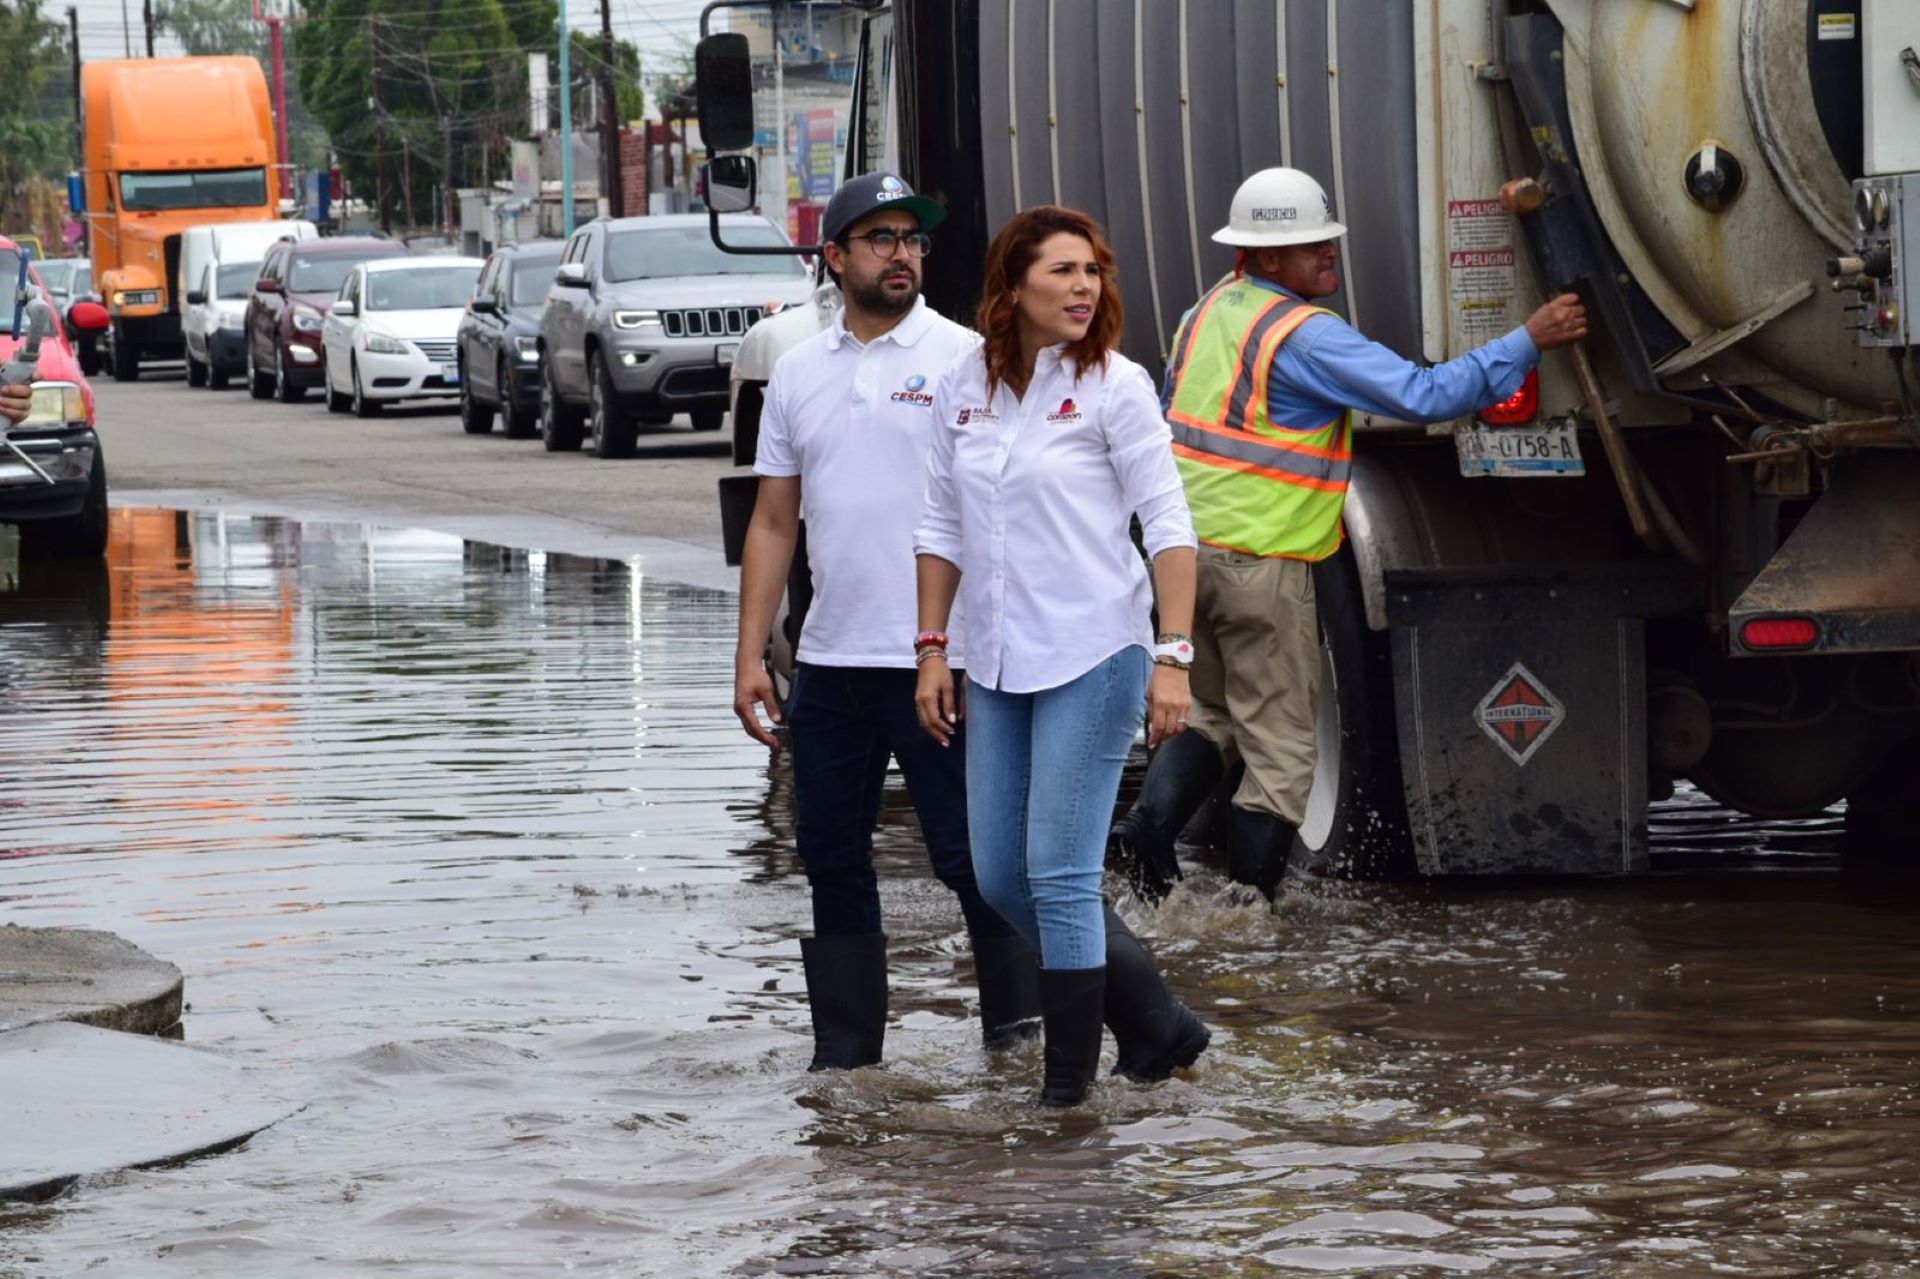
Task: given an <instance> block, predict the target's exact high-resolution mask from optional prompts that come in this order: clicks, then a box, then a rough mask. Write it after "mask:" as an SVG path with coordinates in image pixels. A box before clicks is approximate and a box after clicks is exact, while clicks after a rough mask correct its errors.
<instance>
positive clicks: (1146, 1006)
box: [1106, 906, 1213, 1084]
mask: <svg viewBox="0 0 1920 1279" xmlns="http://www.w3.org/2000/svg"><path fill="white" fill-rule="evenodd" d="M1106 1018H1107V1026H1108V1027H1109V1028H1110V1029H1111V1030H1112V1031H1113V1038H1114V1042H1115V1043H1117V1044H1118V1045H1119V1048H1120V1056H1119V1059H1118V1060H1117V1061H1115V1062H1114V1064H1113V1073H1114V1074H1116V1075H1125V1076H1126V1077H1127V1078H1128V1079H1131V1080H1133V1081H1134V1082H1135V1083H1139V1084H1153V1083H1158V1082H1160V1081H1161V1080H1162V1079H1165V1078H1166V1077H1167V1076H1169V1075H1171V1074H1172V1073H1173V1072H1174V1071H1176V1070H1179V1069H1180V1068H1182V1067H1184V1066H1191V1065H1192V1064H1193V1063H1194V1062H1195V1061H1196V1060H1198V1058H1199V1056H1200V1054H1201V1053H1203V1052H1205V1051H1206V1048H1207V1043H1208V1041H1210V1040H1211V1039H1212V1038H1213V1032H1211V1031H1209V1030H1208V1029H1207V1028H1206V1025H1205V1024H1204V1023H1203V1022H1201V1020H1200V1019H1199V1018H1198V1017H1196V1016H1194V1015H1193V1011H1192V1010H1191V1009H1189V1008H1188V1007H1187V1006H1186V1005H1185V1004H1183V1003H1181V1002H1180V1001H1179V1000H1178V999H1176V998H1175V997H1174V994H1173V992H1172V991H1170V990H1168V989H1167V983H1166V982H1165V981H1163V980H1161V977H1160V970H1159V968H1158V967H1156V966H1155V964H1154V962H1153V956H1152V955H1149V954H1148V953H1147V948H1146V947H1145V946H1143V945H1141V944H1140V939H1139V938H1138V937H1135V936H1134V935H1133V932H1132V930H1131V929H1129V928H1128V927H1127V921H1126V920H1124V919H1122V918H1120V916H1119V914H1118V912H1116V911H1115V910H1114V909H1113V907H1111V906H1108V907H1107V998H1106Z"/></svg>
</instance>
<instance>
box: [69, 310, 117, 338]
mask: <svg viewBox="0 0 1920 1279" xmlns="http://www.w3.org/2000/svg"><path fill="white" fill-rule="evenodd" d="M111 322H112V317H110V316H109V315H108V314H107V308H106V307H104V306H101V305H100V304H99V303H98V302H75V303H74V304H73V310H71V311H69V312H68V313H67V323H69V324H71V325H72V326H73V327H74V328H76V329H79V330H80V331H81V332H82V333H105V332H106V331H107V326H108V324H110V323H111Z"/></svg>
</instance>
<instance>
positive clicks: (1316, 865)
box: [1292, 545, 1416, 879]
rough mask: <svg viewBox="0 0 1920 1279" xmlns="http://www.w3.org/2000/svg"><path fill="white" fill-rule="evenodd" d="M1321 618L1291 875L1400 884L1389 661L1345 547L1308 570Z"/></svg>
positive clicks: (1409, 856) (1405, 865)
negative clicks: (1306, 781) (1314, 721)
mask: <svg viewBox="0 0 1920 1279" xmlns="http://www.w3.org/2000/svg"><path fill="white" fill-rule="evenodd" d="M1313 590H1314V597H1315V600H1316V601H1317V603H1318V606H1319V612H1320V712H1319V732H1318V734H1317V739H1318V740H1317V755H1316V760H1317V763H1316V767H1315V770H1314V779H1313V792H1312V794H1311V795H1310V796H1309V797H1308V800H1307V815H1306V820H1305V821H1303V822H1302V823H1301V824H1300V833H1299V835H1298V836H1297V837H1296V838H1295V839H1294V846H1293V856H1292V870H1293V871H1294V872H1295V873H1296V874H1302V875H1308V876H1313V877H1322V878H1325V877H1332V878H1339V879H1400V878H1405V877H1408V876H1410V875H1412V874H1414V873H1415V871H1416V867H1415V863H1414V855H1413V839H1412V836H1411V835H1410V834H1409V832H1408V828H1407V798H1406V790H1405V788H1404V787H1403V785H1402V784H1401V779H1400V737H1399V725H1398V722H1397V721H1396V719H1395V716H1394V699H1393V653H1392V649H1391V646H1390V645H1389V642H1388V639H1387V636H1386V635H1385V634H1384V633H1379V632H1375V631H1371V630H1368V629H1367V610H1366V600H1365V598H1364V596H1363V595H1362V594H1361V590H1360V573H1359V567H1358V565H1357V564H1356V562H1355V560H1354V555H1353V548H1352V546H1351V545H1349V546H1343V547H1342V548H1341V549H1340V551H1339V553H1338V554H1336V555H1334V556H1332V557H1330V558H1328V559H1325V560H1322V561H1321V562H1320V563H1318V564H1315V565H1314V566H1313Z"/></svg>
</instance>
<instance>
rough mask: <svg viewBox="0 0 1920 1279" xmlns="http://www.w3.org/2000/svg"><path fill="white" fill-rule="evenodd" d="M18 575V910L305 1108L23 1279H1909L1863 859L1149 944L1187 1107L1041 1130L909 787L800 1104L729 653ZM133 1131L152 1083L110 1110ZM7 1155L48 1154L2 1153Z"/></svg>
mask: <svg viewBox="0 0 1920 1279" xmlns="http://www.w3.org/2000/svg"><path fill="white" fill-rule="evenodd" d="M110 566H111V567H110V571H108V572H106V573H100V572H92V573H89V572H86V571H83V570H80V569H76V568H72V567H71V566H69V567H68V568H67V569H66V570H63V571H61V572H58V573H46V572H42V571H41V570H40V569H39V568H37V567H35V566H30V565H29V566H22V565H19V564H17V563H16V562H14V561H12V560H11V559H10V558H9V557H8V556H7V555H6V554H5V552H4V549H3V548H0V576H4V578H5V582H4V589H0V767H4V769H5V770H6V781H5V785H4V786H3V787H0V901H3V902H4V903H5V917H6V918H7V919H10V920H15V921H18V922H23V923H50V922H60V923H74V924H87V925H91V926H98V927H107V928H111V929H114V930H116V931H119V932H121V933H123V934H126V935H128V936H129V937H131V938H132V939H133V940H135V941H137V942H139V943H140V944H141V945H143V946H146V947H147V948H148V949H150V950H152V951H154V952H155V953H157V954H160V955H163V956H165V957H167V958H169V959H172V960H174V961H175V962H177V963H179V964H181V966H182V967H183V968H185V969H186V970H187V973H188V997H189V999H190V1001H191V1008H190V1012H189V1014H188V1019H189V1022H190V1026H189V1031H190V1034H191V1036H192V1038H193V1039H194V1040H195V1041H196V1042H197V1043H200V1044H202V1045H212V1046H214V1047H216V1048H219V1049H222V1050H224V1051H227V1052H229V1053H231V1054H233V1055H234V1056H236V1057H238V1058H241V1059H244V1060H249V1061H252V1062H254V1063H257V1064H259V1065H260V1066H262V1067H263V1068H266V1069H270V1070H273V1071H275V1072H278V1073H279V1074H281V1075H283V1076H284V1077H285V1078H286V1080H287V1081H288V1085H289V1088H290V1090H292V1091H296V1092H298V1093H300V1094H301V1095H303V1096H305V1097H306V1098H307V1099H308V1100H309V1102H310V1104H309V1107H308V1109H307V1110H306V1111H305V1112H303V1113H302V1114H301V1115H300V1116H298V1117H296V1118H295V1119H293V1120H291V1121H289V1122H287V1123H286V1124H283V1125H282V1126H280V1127H279V1128H276V1129H274V1130H272V1131H270V1132H269V1133H266V1134H263V1135H262V1136H261V1137H260V1138H258V1139H256V1140H255V1141H254V1142H253V1143H251V1144H250V1145H249V1146H248V1147H246V1148H245V1149H242V1150H240V1151H236V1152H234V1153H232V1154H229V1155H226V1156H223V1157H220V1158H218V1159H213V1160H207V1161H203V1162H200V1163H196V1164H193V1165H190V1166H188V1167H184V1168H176V1169H168V1170H156V1171H150V1172H141V1173H132V1174H126V1175H124V1176H122V1177H118V1178H114V1179H110V1180H109V1181H108V1182H106V1183H104V1184H96V1185H92V1186H89V1187H86V1188H85V1189H84V1190H83V1191H82V1192H81V1193H80V1194H78V1195H76V1196H73V1197H71V1198H69V1199H67V1200H65V1201H62V1202H59V1203H56V1204H52V1205H44V1206H40V1207H36V1208H33V1209H31V1210H24V1209H20V1210H12V1211H0V1273H9V1272H18V1273H25V1274H39V1273H57V1274H64V1273H75V1272H79V1271H82V1270H89V1269H93V1270H98V1271H99V1272H100V1273H102V1274H108V1275H114V1274H128V1275H149V1274H169V1273H180V1274H199V1273H206V1272H208V1271H211V1270H220V1271H223V1272H231V1273H254V1272H264V1271H266V1270H269V1269H270V1270H271V1271H272V1272H273V1273H275V1274H289V1275H304V1274H312V1275H329V1276H331V1275H338V1274H359V1273H370V1272H376V1271H392V1272H396V1273H423V1274H425V1273H448V1274H487V1275H515V1274H527V1275H542V1276H545V1275H549V1274H551V1273H553V1272H555V1271H556V1270H560V1269H574V1270H579V1271H586V1272H595V1273H608V1274H619V1275H626V1274H635V1273H645V1274H663V1275H665V1274H673V1275H679V1274H687V1275H709V1274H716V1275H717V1274H845V1275H885V1274H915V1275H920V1274H995V1273H1004V1274H1018V1275H1035V1274H1060V1275H1113V1276H1135V1275H1139V1276H1146V1275H1171V1274H1180V1275H1216V1274H1223V1273H1238V1274H1298V1273H1315V1272H1319V1273H1337V1274H1371V1273H1380V1274H1419V1275H1430V1274H1467V1273H1486V1274H1500V1275H1532V1274H1542V1275H1554V1274H1568V1275H1572V1274H1607V1275H1630V1276H1631V1275H1652V1274H1682V1275H1685V1274H1698V1273H1704V1272H1707V1271H1710V1270H1714V1269H1716V1268H1717V1269H1719V1270H1722V1271H1726V1272H1737V1273H1743V1274H1802V1273H1809V1272H1815V1271H1821V1270H1825V1271H1829V1272H1835V1273H1842V1272H1843V1273H1848V1274H1854V1275H1895V1274H1907V1273H1912V1272H1913V1271H1914V1270H1915V1269H1916V1267H1920V1257H1916V1253H1920V1244H1917V1243H1916V1238H1920V1235H1917V1233H1916V1231H1915V1229H1914V1218H1915V1213H1916V1211H1920V1203H1917V1202H1916V1197H1917V1195H1920V1176H1917V1175H1916V1173H1915V1172H1914V1170H1913V1167H1912V1165H1911V1159H1910V1156H1909V1153H1908V1152H1909V1151H1910V1150H1911V1148H1912V1145H1913V1141H1914V1138H1915V1135H1916V1128H1917V1127H1920V1105H1916V1097H1915V1078H1916V1077H1915V1072H1914V1066H1913V1063H1914V1058H1915V1055H1916V1052H1920V1020H1917V1019H1916V1016H1915V1012H1916V1008H1920V977H1916V976H1915V975H1914V971H1913V965H1912V963H1911V947H1910V942H1909V938H1910V935H1911V914H1912V912H1911V910H1910V908H1909V905H1908V898H1907V896H1906V893H1905V891H1904V890H1903V889H1902V888H1900V887H1899V886H1897V885H1889V884H1887V883H1884V882H1861V881H1857V880H1855V879H1852V878H1850V877H1846V876H1843V875H1841V874H1840V873H1838V870H1837V862H1836V860H1835V857H1834V853H1833V850H1834V847H1835V844H1836V842H1837V841H1836V834H1837V826H1836V823H1834V822H1833V821H1831V820H1829V821H1825V822H1816V823H1811V824H1807V825H1804V826H1801V827H1796V828H1791V829H1778V830H1775V829H1767V828H1761V827H1756V826H1755V825H1754V824H1753V823H1750V822H1744V821H1741V820H1738V819H1735V818H1732V817H1730V816H1729V815H1728V814H1726V813H1724V812H1723V811H1721V810H1718V809H1716V808H1714V807H1713V806H1711V805H1709V804H1707V803H1705V802H1704V801H1703V800H1701V799H1700V798H1699V797H1697V796H1693V795H1690V794H1687V793H1683V794H1682V795H1681V796H1680V797H1678V798H1677V799H1676V800H1675V801H1674V803H1672V804H1671V805H1668V806H1666V807H1665V808H1663V809H1662V810H1661V812H1660V813H1659V814H1658V815H1657V817H1656V821H1655V823H1654V839H1655V843H1656V846H1657V850H1658V851H1657V855H1656V867H1657V873H1656V874H1655V875H1653V876H1651V877H1649V878H1648V879H1645V880H1641V881H1637V882H1632V883H1615V884H1588V885H1580V886H1571V885H1564V884H1563V885H1550V886H1544V887H1543V886H1515V885H1486V884H1482V885H1468V886H1447V887H1432V886H1427V887H1405V888H1396V889H1366V890H1361V889H1351V888H1343V887H1341V886H1338V885H1316V886H1313V887H1310V888H1300V889H1295V890H1293V891H1290V892H1289V894H1288V895H1287V896H1286V897H1285V898H1284V899H1283V901H1282V902H1281V904H1280V906H1279V907H1278V908H1277V909H1275V910H1272V911H1269V910H1267V909H1265V908H1264V907H1260V908H1255V907H1251V906H1247V905H1243V904H1240V903H1238V902H1237V901H1236V899H1235V898H1234V897H1233V896H1232V895H1231V894H1230V893H1228V892H1227V891H1225V886H1224V885H1222V884H1221V883H1220V881H1219V880H1218V879H1217V878H1216V877H1215V876H1214V875H1212V874H1211V873H1209V872H1208V871H1207V870H1206V869H1204V868H1202V869H1201V870H1200V871H1199V872H1198V873H1196V874H1195V875H1193V876H1192V877H1190V878H1189V880H1187V881H1186V882H1185V883H1184V884H1183V885H1182V886H1181V888H1180V889H1179V891H1177V892H1176V893H1175V894H1174V896H1173V897H1172V898H1171V899H1170V900H1169V901H1168V902H1167V903H1166V904H1165V905H1164V906H1163V907H1161V908H1160V909H1158V910H1155V911H1151V912H1136V923H1137V924H1138V926H1139V927H1140V929H1141V930H1142V931H1143V932H1145V933H1147V934H1149V935H1151V936H1153V937H1154V939H1155V940H1154V948H1155V950H1156V953H1157V954H1159V955H1160V956H1161V957H1162V958H1163V960H1164V962H1165V963H1166V966H1167V968H1168V973H1169V977H1170V979H1171V980H1172V981H1173V982H1174V983H1175V984H1176V985H1177V986H1178V987H1179V988H1180V989H1181V990H1182V992H1183V993H1185V994H1186V995H1187V997H1188V998H1189V999H1190V1000H1191V1001H1192V1002H1194V1003H1195V1005H1196V1007H1199V1008H1200V1009H1202V1010H1203V1011H1204V1012H1205V1013H1206V1015H1207V1016H1208V1017H1209V1019H1210V1020H1212V1021H1213V1022H1214V1024H1215V1025H1216V1026H1218V1027H1219V1028H1220V1030H1221V1033H1220V1034H1219V1035H1218V1036H1217V1038H1216V1040H1215V1047H1214V1049H1213V1050H1212V1051H1210V1052H1209V1053H1208V1055H1207V1057H1206V1059H1205V1068H1204V1069H1203V1070H1201V1071H1199V1072H1197V1073H1196V1074H1194V1075H1193V1076H1192V1077H1190V1078H1183V1079H1179V1080H1175V1081H1172V1082H1170V1083H1168V1084H1166V1085H1163V1086H1161V1087H1158V1088H1154V1089H1139V1088H1136V1087H1133V1086H1131V1085H1128V1084H1125V1083H1102V1084H1101V1085H1100V1086H1099V1087H1098V1088H1097V1089H1096V1090H1095V1094H1094V1103H1093V1105H1092V1106H1090V1107H1088V1108H1087V1109H1085V1110H1082V1111H1077V1112H1072V1113H1069V1114H1067V1115H1065V1116H1060V1115H1053V1114H1042V1113H1039V1112H1037V1111H1034V1110H1032V1109H1031V1108H1029V1107H1028V1106H1027V1105H1026V1104H1025V1096H1026V1090H1027V1089H1028V1088H1029V1087H1030V1086H1031V1083H1032V1081H1033V1079H1034V1078H1035V1077H1036V1076H1037V1073H1038V1063H1037V1061H1036V1060H1035V1058H1034V1056H1033V1054H1031V1053H1029V1054H1027V1055H1026V1056H1023V1057H1018V1058H1016V1059H1014V1060H1011V1061H1005V1062H996V1061H991V1060H989V1059H987V1058H986V1057H985V1056H984V1055H983V1054H981V1053H980V1051H979V1049H978V1047H977V1044H978V1040H977V1032H976V1030H975V1028H974V1026H973V1025H972V1023H971V1022H970V1020H969V1013H970V1010H971V1002H970V1001H971V994H970V983H969V981H968V980H967V977H968V973H967V969H966V964H965V961H964V960H963V959H962V958H961V956H962V955H963V954H964V951H965V946H964V934H963V933H962V931H961V928H960V922H959V920H958V918H957V917H956V915H955V913H954V911H953V908H952V906H951V899H950V896H949V895H948V894H947V893H946V892H945V891H944V890H943V889H941V888H940V887H939V886H938V885H937V884H935V883H934V882H933V881H932V879H931V878H930V876H928V874H927V873H926V871H925V866H924V856H923V854H922V853H921V852H920V850H919V848H918V845H917V840H916V839H915V837H914V833H913V828H912V819H911V811H910V808H909V806H908V805H907V803H906V800H905V796H904V794H903V793H901V792H900V791H899V790H898V789H897V788H894V789H892V790H890V791H889V794H888V797H887V803H886V807H885V811H884V814H883V830H882V832H881V838H880V841H879V850H878V856H879V858H880V860H881V863H882V868H883V869H882V874H883V890H884V892H885V895H886V915H887V919H888V923H889V931H890V933H891V935H892V950H893V953H894V956H895V960H896V965H895V972H894V978H893V992H894V993H893V1011H894V1013H895V1015H896V1023H895V1024H894V1025H893V1026H892V1027H891V1028H890V1030H889V1033H888V1039H887V1045H888V1059H889V1064H888V1066H887V1067H886V1068H885V1069H882V1070H872V1071H863V1072H856V1073H855V1074H852V1075H841V1076H808V1075H806V1074H804V1073H803V1071H804V1065H805V1062H806V1055H807V1039H806V1014H805V1008H804V1005H803V1003H802V1001H801V998H800V981H799V975H798V953H797V948H796V946H795V944H794V938H795V937H796V936H797V935H798V934H799V933H800V932H801V931H802V929H803V928H804V926H805V920H806V918H807V911H806V898H805V888H804V884H803V882H802V881H801V880H800V878H799V875H798V868H797V866H796V865H795V862H794V859H793V855H792V840H791V809H790V804H789V802H788V797H787V788H788V786H789V784H790V781H789V778H788V777H787V774H786V772H785V769H784V768H783V767H782V766H780V765H778V764H774V765H772V766H769V764H768V762H767V759H766V757H765V755H764V753H763V752H761V751H760V750H759V749H758V748H756V747H754V746H752V745H751V744H750V743H749V742H747V741H746V739H745V738H744V737H743V736H742V735H741V734H740V733H739V731H738V729H737V726H735V725H734V723H733V720H732V716H731V715H730V714H729V713H728V711H727V709H726V706H727V702H728V700H729V696H728V688H729V683H730V678H731V652H732V642H731V638H730V637H731V625H732V613H733V607H734V606H733V601H732V600H731V598H730V597H728V596H725V595H722V594H719V593H716V592H710V591H701V590H694V589H690V588H686V587H680V586H676V585H673V584H670V583H665V582H659V581H655V580H653V579H652V578H651V577H650V575H649V574H648V572H647V566H646V564H645V562H644V561H634V562H628V563H615V562H608V561H602V560H586V559H575V558H569V557H564V556H557V555H543V554H539V553H537V552H534V553H530V552H525V551H514V550H506V549H502V548H499V547H493V546H488V545H482V544H478V543H472V542H462V541H460V540H458V539H454V538H448V537H442V536H437V535H433V534H424V533H419V532H413V531H407V530H389V529H375V528H366V527H361V526H347V525H324V524H299V523H293V522H288V521H274V520H261V519H250V518H246V517H240V516H233V515H183V514H180V513H175V512H165V511H122V512H116V514H115V526H114V540H113V547H112V551H111V555H110ZM130 1086H135V1085H130ZM8 1139H18V1138H17V1137H16V1136H15V1135H11V1134H10V1135H8Z"/></svg>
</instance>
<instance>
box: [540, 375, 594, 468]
mask: <svg viewBox="0 0 1920 1279" xmlns="http://www.w3.org/2000/svg"><path fill="white" fill-rule="evenodd" d="M585 425H586V423H585V421H584V419H583V418H582V416H581V413H580V410H579V409H576V408H574V407H573V406H572V405H571V404H568V403H567V402H566V400H565V399H563V398H562V397H561V395H560V388H558V387H556V386H555V385H554V384H553V366H552V365H548V366H547V369H546V372H545V373H544V374H543V375H542V376H541V378H540V441H541V443H543V444H545V445H546V447H547V452H549V453H571V452H573V451H575V450H576V449H578V448H579V447H580V439H581V437H582V435H584V434H585V429H584V428H585Z"/></svg>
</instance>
